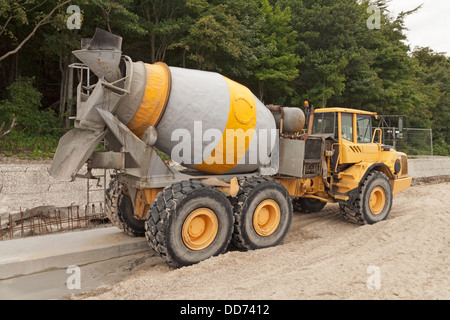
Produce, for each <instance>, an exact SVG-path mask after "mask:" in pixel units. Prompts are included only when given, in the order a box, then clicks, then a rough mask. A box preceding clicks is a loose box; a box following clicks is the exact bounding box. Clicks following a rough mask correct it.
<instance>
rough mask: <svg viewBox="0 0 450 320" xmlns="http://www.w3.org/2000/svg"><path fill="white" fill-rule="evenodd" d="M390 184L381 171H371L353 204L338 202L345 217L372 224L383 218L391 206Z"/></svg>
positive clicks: (353, 220) (355, 221)
mask: <svg viewBox="0 0 450 320" xmlns="http://www.w3.org/2000/svg"><path fill="white" fill-rule="evenodd" d="M392 199H393V195H392V185H391V183H390V181H389V178H388V177H387V176H386V175H385V174H384V173H382V172H379V171H374V172H371V173H370V174H369V175H368V176H367V178H366V180H364V183H363V185H362V186H361V190H360V191H359V195H358V198H357V199H356V200H355V202H354V204H353V205H349V204H339V208H340V210H341V214H342V215H343V216H344V218H345V219H347V220H349V221H351V222H353V223H357V224H374V223H377V222H380V221H383V220H385V219H386V218H387V217H388V215H389V213H390V211H391V207H392Z"/></svg>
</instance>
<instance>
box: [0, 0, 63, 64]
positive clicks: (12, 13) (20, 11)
mask: <svg viewBox="0 0 450 320" xmlns="http://www.w3.org/2000/svg"><path fill="white" fill-rule="evenodd" d="M45 2H46V0H44V1H42V2H41V3H38V4H37V5H36V1H34V0H23V1H18V2H14V3H13V4H12V5H11V2H10V1H8V0H2V1H1V2H0V8H1V9H0V17H2V18H3V19H6V21H4V22H3V21H2V27H1V29H0V36H1V35H2V34H7V35H9V36H10V37H11V38H13V39H15V40H19V39H18V38H17V37H16V36H15V35H14V33H13V31H12V30H11V28H9V24H10V22H11V21H16V22H18V23H22V24H29V23H30V21H29V19H28V16H27V14H28V13H29V12H33V11H35V10H36V9H37V8H39V7H40V6H41V5H43V4H44V3H45ZM69 2H71V0H66V1H64V2H60V3H59V4H57V5H56V6H55V7H53V9H52V10H51V11H50V12H49V13H47V14H45V15H44V16H42V15H37V18H36V22H35V23H36V25H35V26H34V28H33V30H31V32H29V34H28V35H27V36H26V37H25V38H24V39H23V40H22V41H21V42H20V43H19V44H18V45H17V46H16V47H15V48H14V49H12V50H10V51H8V52H6V53H4V54H3V55H1V56H0V62H1V61H2V60H4V59H6V58H7V57H9V56H10V55H13V54H16V53H17V52H18V51H19V50H20V49H22V47H23V46H24V45H25V43H27V42H28V41H29V40H30V39H31V38H32V37H33V36H34V35H35V34H36V31H37V30H38V29H39V28H40V27H41V26H43V25H44V24H46V23H47V22H48V20H49V19H50V17H51V16H52V15H53V14H54V13H55V12H56V10H58V9H59V8H61V7H62V6H65V5H66V4H68V3H69ZM3 19H2V20H3Z"/></svg>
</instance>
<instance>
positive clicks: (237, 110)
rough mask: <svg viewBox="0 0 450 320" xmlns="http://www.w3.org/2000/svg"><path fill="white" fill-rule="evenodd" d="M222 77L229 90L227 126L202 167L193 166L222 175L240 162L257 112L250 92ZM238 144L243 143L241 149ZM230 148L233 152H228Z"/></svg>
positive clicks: (251, 134) (250, 139)
mask: <svg viewBox="0 0 450 320" xmlns="http://www.w3.org/2000/svg"><path fill="white" fill-rule="evenodd" d="M224 78H225V81H226V82H227V85H228V88H229V90H230V111H229V114H228V121H227V124H226V127H225V129H224V131H223V135H222V138H221V139H220V141H219V143H218V144H217V146H216V148H215V149H214V150H213V151H212V152H211V155H210V156H209V157H208V158H207V159H205V160H204V162H203V163H202V164H200V165H198V166H196V167H194V169H196V170H199V171H203V172H207V173H212V174H223V173H225V172H227V171H229V170H231V169H233V168H234V167H235V166H236V165H237V164H238V163H239V161H240V160H241V159H242V158H243V157H244V156H245V153H246V152H247V150H248V148H249V147H250V143H251V141H252V139H253V136H254V133H255V127H256V116H257V111H256V101H255V97H254V95H253V93H252V92H251V91H250V90H249V89H248V88H247V87H244V86H243V85H241V84H239V83H237V82H234V81H232V80H230V79H228V78H226V77H224ZM227 129H231V130H232V131H231V132H232V134H231V135H230V134H228V139H227ZM239 129H241V130H239ZM239 141H245V143H244V144H245V145H244V147H243V146H242V145H241V144H240V143H238V142H239ZM231 148H232V149H233V152H227V150H230V149H231ZM231 157H232V158H231Z"/></svg>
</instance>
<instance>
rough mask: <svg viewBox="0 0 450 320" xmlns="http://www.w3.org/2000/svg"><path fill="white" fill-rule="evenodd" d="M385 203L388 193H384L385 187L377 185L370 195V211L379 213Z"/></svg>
mask: <svg viewBox="0 0 450 320" xmlns="http://www.w3.org/2000/svg"><path fill="white" fill-rule="evenodd" d="M385 204H386V194H385V193H384V189H383V188H381V187H375V188H374V189H373V190H372V192H371V193H370V197H369V208H370V211H371V212H372V213H373V214H375V215H378V214H380V213H381V211H383V209H384V206H385Z"/></svg>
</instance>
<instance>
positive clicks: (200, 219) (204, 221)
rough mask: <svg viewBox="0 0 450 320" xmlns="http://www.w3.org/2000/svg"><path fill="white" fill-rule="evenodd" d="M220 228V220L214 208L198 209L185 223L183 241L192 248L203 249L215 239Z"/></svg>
mask: <svg viewBox="0 0 450 320" xmlns="http://www.w3.org/2000/svg"><path fill="white" fill-rule="evenodd" d="M218 229H219V222H218V220H217V216H216V214H215V213H214V212H213V211H212V210H210V209H207V208H200V209H197V210H195V211H193V212H191V213H190V214H189V216H188V217H187V218H186V220H185V221H184V223H183V229H182V235H183V242H184V244H185V245H186V247H188V248H189V249H191V250H195V251H198V250H203V249H205V248H206V247H208V246H209V245H210V244H211V243H212V242H213V241H214V239H215V238H216V236H217V231H218Z"/></svg>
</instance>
